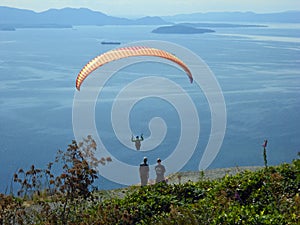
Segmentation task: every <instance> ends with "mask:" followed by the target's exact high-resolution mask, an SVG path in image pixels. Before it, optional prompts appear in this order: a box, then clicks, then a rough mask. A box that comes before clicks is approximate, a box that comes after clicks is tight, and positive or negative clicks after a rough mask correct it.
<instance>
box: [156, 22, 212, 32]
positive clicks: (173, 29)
mask: <svg viewBox="0 0 300 225" xmlns="http://www.w3.org/2000/svg"><path fill="white" fill-rule="evenodd" d="M212 32H215V31H214V30H211V29H203V28H196V27H192V26H185V25H181V24H179V25H172V26H163V27H158V28H156V29H154V30H153V31H152V33H158V34H203V33H212Z"/></svg>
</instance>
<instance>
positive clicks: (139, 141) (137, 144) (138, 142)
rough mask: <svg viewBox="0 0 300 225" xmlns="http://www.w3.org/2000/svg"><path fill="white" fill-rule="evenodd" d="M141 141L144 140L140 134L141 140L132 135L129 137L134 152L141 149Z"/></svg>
mask: <svg viewBox="0 0 300 225" xmlns="http://www.w3.org/2000/svg"><path fill="white" fill-rule="evenodd" d="M143 140H144V137H143V134H141V138H140V137H139V136H136V137H135V138H134V137H133V135H132V136H131V141H132V142H135V148H136V150H140V149H141V141H143Z"/></svg>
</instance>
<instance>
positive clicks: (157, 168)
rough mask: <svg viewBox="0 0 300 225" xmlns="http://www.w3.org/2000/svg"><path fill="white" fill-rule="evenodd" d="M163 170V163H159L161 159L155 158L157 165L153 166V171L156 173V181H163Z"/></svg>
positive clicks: (164, 169) (164, 170)
mask: <svg viewBox="0 0 300 225" xmlns="http://www.w3.org/2000/svg"><path fill="white" fill-rule="evenodd" d="M165 172H166V168H165V166H164V165H162V164H161V159H160V158H158V159H157V165H156V166H155V173H156V180H155V182H156V183H159V182H165V181H166V180H165Z"/></svg>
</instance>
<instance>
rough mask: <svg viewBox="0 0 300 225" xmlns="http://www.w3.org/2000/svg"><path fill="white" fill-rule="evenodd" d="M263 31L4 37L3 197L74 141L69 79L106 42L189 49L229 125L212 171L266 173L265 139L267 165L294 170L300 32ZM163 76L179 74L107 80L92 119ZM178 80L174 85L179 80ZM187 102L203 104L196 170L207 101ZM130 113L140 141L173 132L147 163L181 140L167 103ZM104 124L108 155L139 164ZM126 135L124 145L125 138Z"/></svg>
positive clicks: (131, 70)
mask: <svg viewBox="0 0 300 225" xmlns="http://www.w3.org/2000/svg"><path fill="white" fill-rule="evenodd" d="M267 25H268V27H252V28H216V29H214V30H216V32H215V33H209V34H193V35H180V34H169V35H166V34H153V33H151V31H152V30H153V29H154V28H156V26H120V27H119V26H103V27H99V26H81V27H74V28H73V29H18V30H16V31H14V32H3V31H2V32H1V33H0V49H1V51H0V81H1V82H0V106H1V107H0V116H1V120H0V134H1V136H0V143H1V147H0V191H1V192H3V191H4V190H5V188H6V187H7V186H9V183H10V180H11V178H12V175H13V173H14V172H15V171H16V170H18V169H19V168H25V169H26V168H28V167H29V166H30V165H32V164H35V165H37V166H40V167H44V165H46V163H47V162H49V161H53V160H54V156H55V153H56V151H57V150H58V149H65V148H66V147H67V145H68V144H69V143H71V140H72V139H74V135H73V130H72V104H73V97H74V92H75V79H76V76H77V73H78V72H79V71H80V69H81V68H82V66H84V65H85V64H86V63H87V62H88V61H89V60H90V59H92V58H94V57H95V56H97V55H99V54H101V53H103V52H105V51H108V50H110V49H112V48H114V47H116V46H112V45H101V41H103V40H113V41H120V42H121V43H122V44H126V43H130V42H134V41H139V40H162V41H169V42H173V43H176V44H179V45H182V46H183V47H185V48H188V49H190V50H191V51H193V52H194V53H196V54H197V55H199V56H200V57H201V58H202V59H203V60H204V61H205V62H206V63H207V65H208V66H209V67H210V69H211V70H212V72H213V73H214V74H215V76H216V78H217V79H218V82H219V84H220V86H221V89H222V90H223V94H224V97H225V103H226V109H227V117H228V118H227V130H226V134H225V139H224V142H223V145H222V147H221V150H220V152H219V154H218V155H217V157H216V159H215V160H214V161H213V163H212V164H211V166H210V168H221V167H234V166H252V165H253V166H254V165H255V166H256V165H263V157H262V147H261V144H262V143H263V140H264V139H268V140H269V145H268V148H267V149H268V163H269V164H270V165H276V164H279V163H282V162H291V160H292V159H294V158H296V157H297V152H299V150H300V149H299V146H300V141H299V140H300V139H299V134H300V127H299V124H300V114H299V111H300V68H299V67H300V66H299V65H300V64H299V63H300V54H299V53H300V38H299V37H300V25H299V24H293V25H290V24H267ZM156 66H157V67H156ZM153 67H156V68H153ZM168 73H170V74H172V73H174V74H176V73H178V70H176V69H174V68H172V67H170V68H169V67H164V66H161V65H156V64H153V63H145V64H138V65H136V66H134V67H128V68H125V69H124V70H122V71H120V72H119V73H118V74H116V76H115V77H114V78H112V79H111V80H110V85H109V87H107V88H106V89H105V90H104V91H106V92H105V93H104V96H106V98H105V99H106V101H103V102H101V101H100V100H99V103H98V104H97V107H96V111H97V112H99V115H100V114H101V113H104V115H106V114H107V115H108V113H107V112H109V107H110V105H111V103H112V101H113V98H114V96H115V95H116V93H117V92H118V91H119V90H120V89H121V88H122V87H123V86H124V84H125V85H126V83H127V82H128V80H130V79H134V78H138V77H140V76H148V75H150V74H151V75H155V76H165V77H167V76H168ZM129 77H130V78H129ZM178 79H179V82H180V79H181V78H178ZM182 79H187V78H186V77H184V78H182ZM184 81H185V80H184ZM183 85H188V84H183ZM153 88H154V89H155V87H153ZM154 91H155V90H154ZM191 93H194V97H195V98H196V99H197V100H199V101H201V104H199V105H200V106H199V107H200V108H199V111H200V112H199V115H200V120H201V134H200V139H199V143H198V148H197V149H198V150H197V151H196V152H195V153H194V155H193V157H192V158H191V160H190V161H189V162H188V163H187V164H186V165H185V167H184V168H183V170H197V169H198V164H199V160H200V158H201V156H202V154H203V149H204V148H205V145H206V144H207V139H208V135H209V131H210V122H209V120H210V111H209V108H208V105H207V102H206V101H205V98H204V97H203V96H202V95H201V93H198V92H197V91H196V90H193V88H191ZM195 93H196V94H195ZM198 94H199V95H198ZM192 95H193V94H192ZM147 105H154V106H156V107H157V109H158V111H159V112H157V111H155V107H154V108H153V109H151V111H150V112H149V110H148V108H147V107H146V106H147ZM132 113H133V114H134V118H136V119H137V120H138V121H140V122H134V121H135V120H134V121H133V122H132V128H133V131H134V132H136V133H137V134H139V133H140V132H143V133H144V134H145V136H146V137H147V135H149V130H147V124H148V121H149V117H150V116H152V115H153V116H161V117H163V118H164V119H165V120H166V123H167V124H168V125H169V126H170V129H169V131H168V132H169V133H168V134H167V136H166V140H165V141H164V147H165V149H159V151H156V152H152V153H150V152H149V154H148V153H146V154H148V155H150V156H151V157H150V158H149V159H150V163H152V164H153V163H155V159H156V158H157V157H161V158H164V157H167V156H168V154H170V153H171V151H172V148H174V145H175V143H176V141H177V138H178V136H179V131H178V118H177V117H178V116H177V115H176V112H175V111H174V109H173V108H172V107H170V105H168V104H166V103H165V102H162V101H159V100H157V99H149V100H148V102H144V103H143V102H141V104H140V105H137V106H136V108H134V110H133V112H132ZM101 115H102V114H101ZM108 120H109V118H108V117H107V118H106V119H104V120H103V119H102V118H101V117H100V116H99V117H97V118H96V121H97V124H98V130H99V132H100V133H101V134H103V137H104V140H105V141H104V142H105V144H106V145H107V146H110V148H111V149H112V154H116V155H117V157H119V158H120V159H124V160H125V159H126V160H128V163H130V164H137V165H138V164H139V163H140V161H141V159H142V157H143V156H144V155H145V154H144V153H138V154H135V152H133V151H131V152H129V150H128V151H127V150H126V149H125V148H124V149H123V148H122V145H120V143H119V142H118V141H117V140H116V139H115V138H114V136H113V133H112V131H113V130H112V129H111V127H110V125H109V124H108V123H107V121H108ZM124 135H128V138H130V137H131V134H124ZM129 155H130V156H131V155H132V157H128V156H129ZM100 184H101V185H102V187H104V188H112V187H116V185H113V184H112V183H110V182H108V181H105V180H101V181H100ZM100 188H101V187H100Z"/></svg>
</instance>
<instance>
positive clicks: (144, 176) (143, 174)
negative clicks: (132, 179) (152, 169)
mask: <svg viewBox="0 0 300 225" xmlns="http://www.w3.org/2000/svg"><path fill="white" fill-rule="evenodd" d="M147 161H148V159H147V157H144V161H143V163H141V164H140V169H139V172H140V178H141V186H146V185H147V184H148V179H149V165H148V163H147Z"/></svg>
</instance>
